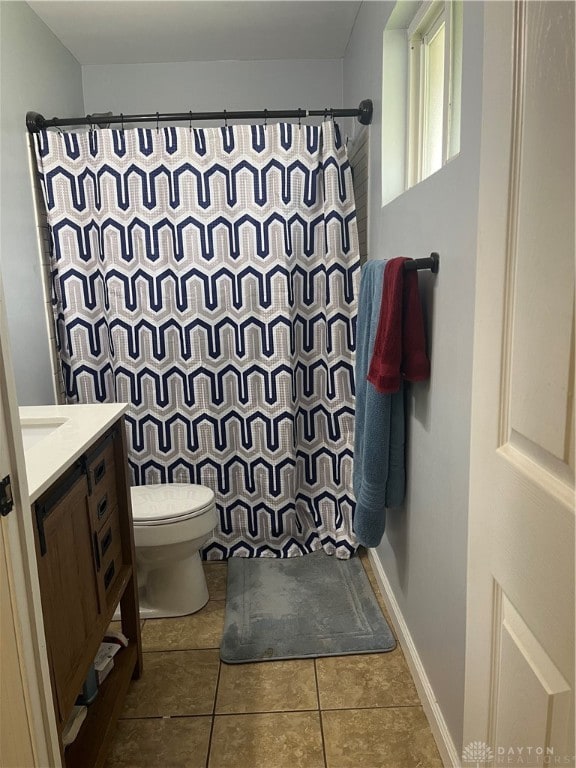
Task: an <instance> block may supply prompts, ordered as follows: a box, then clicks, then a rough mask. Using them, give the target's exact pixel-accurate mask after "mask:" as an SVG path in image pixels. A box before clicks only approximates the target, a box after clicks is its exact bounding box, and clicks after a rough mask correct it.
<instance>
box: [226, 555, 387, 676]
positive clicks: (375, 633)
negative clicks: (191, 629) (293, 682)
mask: <svg viewBox="0 0 576 768" xmlns="http://www.w3.org/2000/svg"><path fill="white" fill-rule="evenodd" d="M395 647H396V641H395V639H394V636H393V634H392V632H391V630H390V627H389V626H388V624H387V623H386V620H385V618H384V616H383V615H382V611H381V610H380V607H379V605H378V603H377V601H376V597H375V596H374V593H373V592H372V587H371V586H370V582H369V581H368V577H367V576H366V573H365V572H364V568H363V567H362V563H361V562H360V559H359V558H358V557H353V558H351V559H350V560H338V559H336V557H330V556H328V555H326V554H324V552H321V551H319V552H314V553H313V554H311V555H304V556H303V557H292V558H288V559H282V560H281V559H272V558H241V557H232V558H230V559H229V560H228V588H227V596H226V620H225V623H224V635H223V638H222V644H221V646H220V658H221V659H222V661H225V662H227V663H228V664H240V663H242V662H247V661H269V660H273V659H303V658H307V657H314V656H340V655H345V654H352V653H378V652H380V651H391V650H392V649H393V648H395Z"/></svg>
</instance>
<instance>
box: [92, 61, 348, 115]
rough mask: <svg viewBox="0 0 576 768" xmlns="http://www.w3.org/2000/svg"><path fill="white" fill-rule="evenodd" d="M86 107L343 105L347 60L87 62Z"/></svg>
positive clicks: (129, 109) (213, 108) (169, 108)
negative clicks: (343, 81)
mask: <svg viewBox="0 0 576 768" xmlns="http://www.w3.org/2000/svg"><path fill="white" fill-rule="evenodd" d="M82 78H83V83H84V104H85V108H86V112H107V111H109V110H111V111H112V112H114V113H120V112H123V113H124V114H128V113H130V112H132V113H136V114H138V113H142V112H162V111H165V112H181V111H184V112H186V111H188V110H190V109H191V110H192V111H194V110H196V111H197V112H213V111H214V112H215V111H222V110H223V109H227V110H232V109H240V110H241V109H244V110H245V109H283V108H284V109H292V108H298V107H302V108H303V109H305V108H306V107H309V108H312V109H318V108H323V107H340V106H341V104H342V61H341V60H340V59H338V60H326V61H301V60H294V61H190V62H184V63H176V64H118V65H108V64H94V65H89V66H84V67H83V68H82Z"/></svg>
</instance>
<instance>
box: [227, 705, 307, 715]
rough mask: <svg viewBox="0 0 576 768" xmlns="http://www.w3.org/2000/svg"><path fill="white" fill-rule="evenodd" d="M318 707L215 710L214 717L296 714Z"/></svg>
mask: <svg viewBox="0 0 576 768" xmlns="http://www.w3.org/2000/svg"><path fill="white" fill-rule="evenodd" d="M319 711H320V710H319V709H318V707H314V708H313V709H310V708H309V707H307V708H306V709H257V710H250V711H249V712H217V713H215V717H251V716H252V715H298V714H301V713H302V712H319Z"/></svg>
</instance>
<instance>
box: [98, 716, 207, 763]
mask: <svg viewBox="0 0 576 768" xmlns="http://www.w3.org/2000/svg"><path fill="white" fill-rule="evenodd" d="M211 722H212V721H211V718H209V717H184V718H173V719H169V718H163V719H158V720H120V721H119V722H118V726H117V728H116V733H115V735H114V737H113V739H112V744H111V746H110V752H109V754H108V759H107V761H106V763H105V768H160V767H162V768H168V767H169V768H204V766H205V765H206V756H207V753H208V744H209V741H210V726H211Z"/></svg>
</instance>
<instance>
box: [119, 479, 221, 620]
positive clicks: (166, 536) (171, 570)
mask: <svg viewBox="0 0 576 768" xmlns="http://www.w3.org/2000/svg"><path fill="white" fill-rule="evenodd" d="M130 494H131V499H132V517H133V521H134V543H135V545H136V567H137V574H138V594H139V599H140V616H141V617H142V618H166V617H169V616H185V615H186V614H188V613H194V612H195V611H199V610H200V608H202V606H204V605H205V604H206V603H207V602H208V587H207V585H206V578H205V576H204V569H203V568H202V561H201V559H200V548H201V547H202V546H203V545H204V544H205V543H206V542H207V541H208V539H209V537H210V534H211V532H212V531H213V529H214V528H215V527H216V524H217V522H218V516H217V512H216V504H215V501H214V493H213V491H212V490H210V488H206V487H205V486H203V485H192V484H190V483H166V484H159V485H141V486H137V487H134V488H131V489H130Z"/></svg>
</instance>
